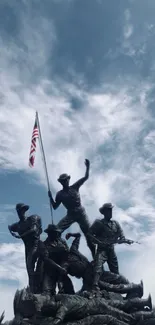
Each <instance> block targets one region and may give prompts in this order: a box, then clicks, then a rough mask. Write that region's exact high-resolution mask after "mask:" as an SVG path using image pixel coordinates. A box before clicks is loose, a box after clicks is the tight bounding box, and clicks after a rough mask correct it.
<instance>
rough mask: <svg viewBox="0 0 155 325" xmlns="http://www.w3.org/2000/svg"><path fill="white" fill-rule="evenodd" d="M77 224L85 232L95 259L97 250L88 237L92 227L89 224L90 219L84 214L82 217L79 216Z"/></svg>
mask: <svg viewBox="0 0 155 325" xmlns="http://www.w3.org/2000/svg"><path fill="white" fill-rule="evenodd" d="M77 222H78V224H79V226H80V228H81V230H82V232H83V234H84V235H85V238H86V241H87V245H88V247H89V249H90V251H91V253H92V257H93V258H94V257H95V248H96V246H95V245H94V244H93V243H92V241H91V239H90V238H89V237H88V236H87V234H88V230H89V227H90V224H89V220H88V217H87V215H86V214H85V213H82V214H81V215H79V216H78V219H77Z"/></svg>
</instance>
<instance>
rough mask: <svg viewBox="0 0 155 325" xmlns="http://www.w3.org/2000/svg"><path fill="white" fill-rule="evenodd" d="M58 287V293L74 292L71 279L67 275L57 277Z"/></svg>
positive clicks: (70, 293)
mask: <svg viewBox="0 0 155 325" xmlns="http://www.w3.org/2000/svg"><path fill="white" fill-rule="evenodd" d="M58 289H59V293H60V294H62V293H63V294H69V295H73V294H74V293H75V291H74V286H73V283H72V280H71V279H70V278H69V276H67V275H65V276H60V277H59V279H58Z"/></svg>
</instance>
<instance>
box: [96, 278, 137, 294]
mask: <svg viewBox="0 0 155 325" xmlns="http://www.w3.org/2000/svg"><path fill="white" fill-rule="evenodd" d="M99 286H100V288H101V289H104V290H107V291H109V292H116V293H121V294H124V293H129V292H136V293H140V292H141V291H142V290H143V285H142V283H140V284H134V283H130V284H118V285H117V284H110V283H107V282H105V281H99Z"/></svg>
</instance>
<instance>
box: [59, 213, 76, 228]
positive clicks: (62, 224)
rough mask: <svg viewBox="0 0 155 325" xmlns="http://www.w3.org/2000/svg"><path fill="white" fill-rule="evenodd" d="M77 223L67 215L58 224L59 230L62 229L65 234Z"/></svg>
mask: <svg viewBox="0 0 155 325" xmlns="http://www.w3.org/2000/svg"><path fill="white" fill-rule="evenodd" d="M74 222H75V220H74V219H73V218H72V216H70V215H68V214H67V215H66V216H65V217H64V218H62V219H61V220H60V221H59V222H58V224H57V227H58V228H59V229H61V231H62V232H64V231H65V230H66V229H68V228H69V227H70V226H71V225H72V224H73V223H74Z"/></svg>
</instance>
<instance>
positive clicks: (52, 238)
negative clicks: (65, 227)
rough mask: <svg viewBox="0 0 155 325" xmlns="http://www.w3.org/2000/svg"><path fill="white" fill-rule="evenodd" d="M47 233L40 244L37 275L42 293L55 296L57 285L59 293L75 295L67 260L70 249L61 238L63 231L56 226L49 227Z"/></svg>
mask: <svg viewBox="0 0 155 325" xmlns="http://www.w3.org/2000/svg"><path fill="white" fill-rule="evenodd" d="M45 232H46V233H47V234H48V237H47V239H46V240H45V241H44V242H41V241H40V243H39V260H38V267H37V273H40V271H41V270H42V273H41V274H40V275H41V277H40V291H41V292H42V293H43V294H45V295H49V296H50V295H54V294H55V293H56V285H57V284H58V288H59V292H61V293H72V294H73V293H74V288H73V285H72V282H71V280H70V279H69V277H68V276H67V270H66V268H67V259H68V253H69V248H68V246H67V243H66V241H65V240H64V239H62V238H61V230H60V229H59V228H58V227H57V226H55V225H49V226H48V227H47V229H45Z"/></svg>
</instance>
